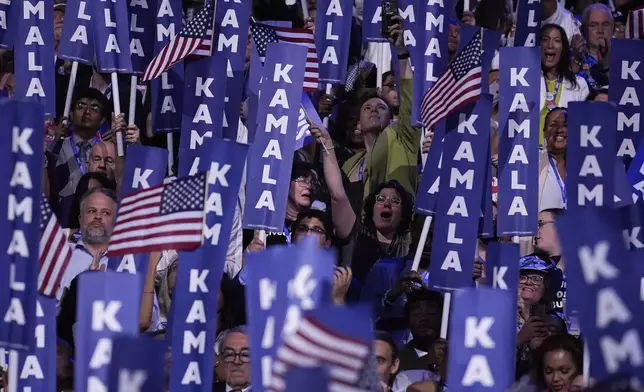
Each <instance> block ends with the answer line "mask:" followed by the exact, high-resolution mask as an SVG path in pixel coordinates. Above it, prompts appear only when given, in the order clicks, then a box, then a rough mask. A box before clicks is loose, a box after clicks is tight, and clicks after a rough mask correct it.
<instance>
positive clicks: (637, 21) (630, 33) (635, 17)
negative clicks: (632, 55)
mask: <svg viewBox="0 0 644 392" xmlns="http://www.w3.org/2000/svg"><path fill="white" fill-rule="evenodd" d="M626 38H628V39H643V38H644V8H641V9H638V10H631V11H629V13H628V21H627V22H626Z"/></svg>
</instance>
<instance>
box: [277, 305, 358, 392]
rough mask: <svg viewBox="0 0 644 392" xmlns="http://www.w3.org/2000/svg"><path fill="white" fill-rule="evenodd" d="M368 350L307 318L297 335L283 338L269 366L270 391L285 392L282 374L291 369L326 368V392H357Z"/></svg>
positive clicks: (284, 376)
mask: <svg viewBox="0 0 644 392" xmlns="http://www.w3.org/2000/svg"><path fill="white" fill-rule="evenodd" d="M369 351H370V347H369V346H368V345H367V344H366V343H365V342H362V341H358V340H355V339H353V338H348V337H345V336H341V335H340V334H338V333H336V332H334V331H331V330H329V329H328V328H326V327H325V326H323V325H321V324H320V323H319V322H317V320H315V319H314V318H313V317H311V316H308V317H305V318H303V319H302V321H300V325H299V327H298V330H297V332H295V333H293V334H291V335H287V336H286V337H285V338H284V342H283V344H282V346H281V347H280V348H278V349H277V358H276V359H275V362H274V363H273V373H272V376H271V386H270V388H269V390H271V391H284V390H285V389H286V373H287V372H288V370H289V369H290V368H293V367H318V366H327V367H328V368H329V378H330V380H329V391H333V392H359V391H360V392H361V391H362V390H361V389H360V388H358V387H357V386H356V384H357V382H358V378H359V376H360V371H361V369H362V367H363V366H364V362H365V360H366V358H367V356H368V355H369Z"/></svg>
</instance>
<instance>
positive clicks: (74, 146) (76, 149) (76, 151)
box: [69, 136, 98, 175]
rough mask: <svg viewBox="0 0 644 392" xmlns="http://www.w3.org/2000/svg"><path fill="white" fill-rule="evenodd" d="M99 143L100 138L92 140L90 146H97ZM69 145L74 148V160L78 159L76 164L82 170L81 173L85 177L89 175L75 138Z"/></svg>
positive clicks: (70, 139)
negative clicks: (86, 174)
mask: <svg viewBox="0 0 644 392" xmlns="http://www.w3.org/2000/svg"><path fill="white" fill-rule="evenodd" d="M97 141H98V138H96V137H95V138H93V139H92V140H90V142H89V143H90V144H95V143H96V142H97ZM69 145H70V146H71V147H72V152H73V153H74V158H76V163H78V167H79V168H80V171H81V173H83V175H85V173H87V170H86V169H85V164H84V163H83V160H82V159H81V157H80V153H79V152H78V147H77V146H76V143H74V137H73V136H72V137H70V138H69Z"/></svg>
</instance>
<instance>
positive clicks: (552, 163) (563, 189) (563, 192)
mask: <svg viewBox="0 0 644 392" xmlns="http://www.w3.org/2000/svg"><path fill="white" fill-rule="evenodd" d="M548 162H550V167H552V171H554V172H555V178H556V179H557V184H558V185H559V189H560V190H561V200H562V201H563V204H564V208H566V206H567V201H568V197H567V196H566V184H565V183H564V182H563V181H562V180H561V177H560V176H559V171H557V165H555V161H554V160H553V159H552V157H551V156H550V155H548Z"/></svg>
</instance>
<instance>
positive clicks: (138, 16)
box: [127, 0, 157, 74]
mask: <svg viewBox="0 0 644 392" xmlns="http://www.w3.org/2000/svg"><path fill="white" fill-rule="evenodd" d="M156 3H157V0H151V1H150V0H130V1H128V2H127V12H128V17H129V21H130V23H129V26H130V54H131V56H132V72H133V73H135V74H142V73H143V72H145V68H146V67H147V66H148V64H149V63H150V61H152V55H153V54H154V53H153V51H154V49H153V48H154V41H155V39H154V36H155V35H156V34H155V33H156V31H155V29H156V20H155V16H156V14H157V12H156V11H157V10H156V7H155V5H156Z"/></svg>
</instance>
